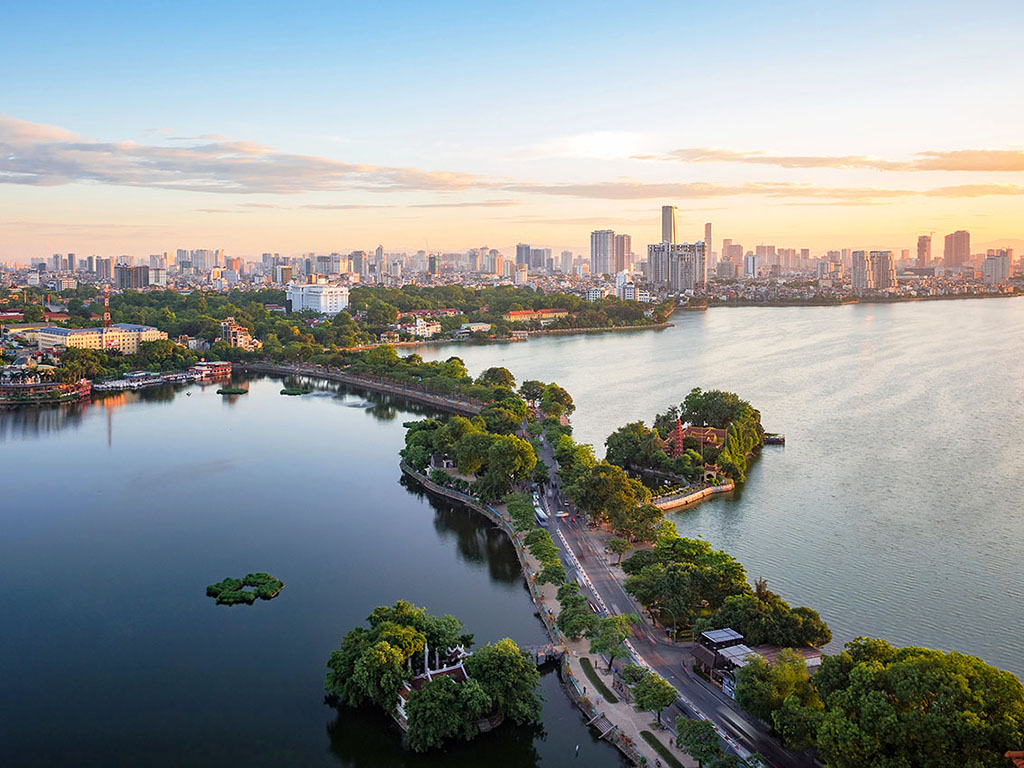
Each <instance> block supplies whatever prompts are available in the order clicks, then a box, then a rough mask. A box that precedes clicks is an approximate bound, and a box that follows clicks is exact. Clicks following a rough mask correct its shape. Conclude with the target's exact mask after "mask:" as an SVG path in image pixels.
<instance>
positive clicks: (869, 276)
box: [851, 251, 875, 293]
mask: <svg viewBox="0 0 1024 768" xmlns="http://www.w3.org/2000/svg"><path fill="white" fill-rule="evenodd" d="M851 281H852V282H853V291H854V293H863V292H864V291H870V290H874V287H875V270H874V268H873V266H872V264H871V256H869V255H868V253H867V252H866V251H854V252H853V270H852V272H851Z"/></svg>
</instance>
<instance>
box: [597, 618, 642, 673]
mask: <svg viewBox="0 0 1024 768" xmlns="http://www.w3.org/2000/svg"><path fill="white" fill-rule="evenodd" d="M639 623H640V619H639V617H637V616H635V615H634V614H628V613H624V614H619V615H618V616H601V617H599V618H598V619H597V622H596V623H595V625H594V629H593V630H592V631H591V633H590V635H589V637H590V652H591V653H599V654H602V655H604V656H607V657H608V670H609V671H611V668H612V662H614V661H615V659H617V658H621V657H623V656H625V655H626V653H627V651H626V648H625V646H623V643H624V642H625V641H626V638H627V637H629V630H630V627H631V626H632V625H633V624H639Z"/></svg>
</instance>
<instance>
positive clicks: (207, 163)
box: [0, 118, 481, 194]
mask: <svg viewBox="0 0 1024 768" xmlns="http://www.w3.org/2000/svg"><path fill="white" fill-rule="evenodd" d="M181 138H182V141H189V142H192V141H201V142H205V143H190V144H187V145H174V146H159V145H151V144H138V143H135V142H131V141H126V142H96V141H89V140H86V139H83V138H81V137H79V136H76V135H75V134H72V133H70V132H69V131H65V130H62V129H60V128H56V127H54V126H49V125H40V124H36V123H29V122H25V121H23V120H15V119H11V118H4V119H0V180H2V181H4V182H7V183H14V184H32V185H39V186H51V185H60V184H68V183H71V182H75V181H93V182H99V183H104V184H118V185H123V186H138V187H159V188H162V189H180V190H189V191H199V192H226V193H234V194H239V193H241V194H249V193H259V192H262V193H275V194H289V193H297V192H311V191H324V190H327V191H332V190H364V191H365V190H371V191H395V190H426V191H448V190H461V189H467V188H474V187H477V186H480V185H481V180H480V179H479V178H478V177H477V176H475V175H472V174H466V173H458V172H452V171H423V170H420V169H417V168H395V167H389V166H379V165H367V164H357V163H345V162H341V161H338V160H333V159H331V158H326V157H317V156H314V155H298V154H288V153H283V152H277V151H275V150H274V149H273V148H271V147H267V146H264V145H262V144H256V143H254V142H248V141H227V140H222V139H216V140H213V139H210V140H208V139H204V138H203V137H181Z"/></svg>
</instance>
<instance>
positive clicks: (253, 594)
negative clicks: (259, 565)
mask: <svg viewBox="0 0 1024 768" xmlns="http://www.w3.org/2000/svg"><path fill="white" fill-rule="evenodd" d="M246 587H252V589H251V590H249V589H246ZM282 589H284V582H283V581H281V580H280V579H275V578H274V577H273V576H271V575H270V574H269V573H247V574H246V575H245V578H243V579H232V578H230V577H229V578H226V579H224V581H219V582H217V583H216V584H211V585H210V586H208V587H207V588H206V594H207V596H208V597H215V598H217V605H237V604H238V603H245V604H246V605H252V604H253V603H254V602H256V598H257V597H258V598H259V599H260V600H270V599H271V598H274V597H277V596H278V594H279V593H280V592H281V590H282Z"/></svg>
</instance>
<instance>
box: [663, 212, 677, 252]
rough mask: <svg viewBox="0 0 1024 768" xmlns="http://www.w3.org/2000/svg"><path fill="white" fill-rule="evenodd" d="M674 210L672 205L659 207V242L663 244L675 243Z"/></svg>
mask: <svg viewBox="0 0 1024 768" xmlns="http://www.w3.org/2000/svg"><path fill="white" fill-rule="evenodd" d="M676 210H677V209H676V207H675V206H674V205H663V206H661V242H663V243H674V242H675V241H676Z"/></svg>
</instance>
